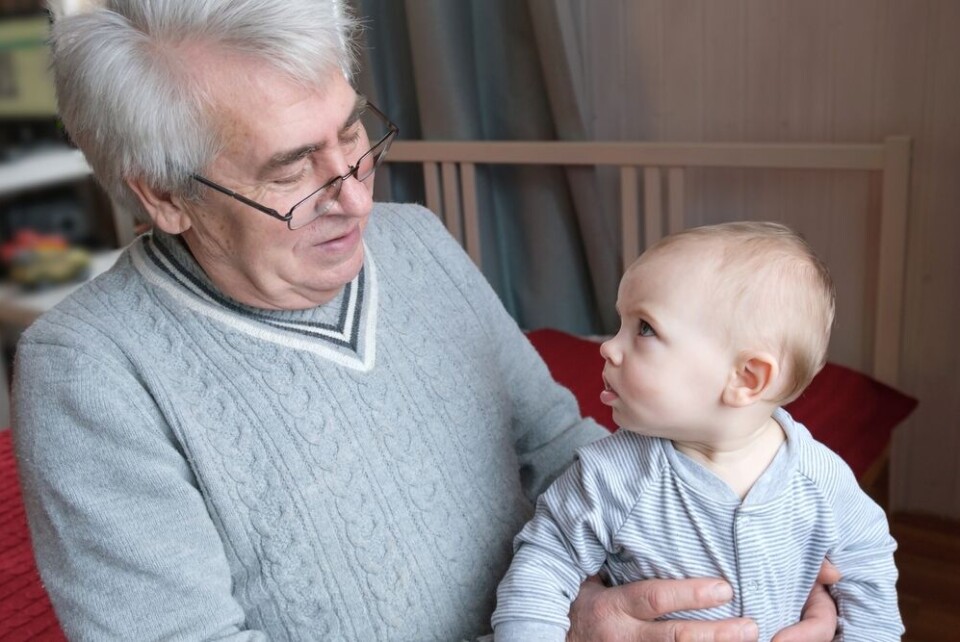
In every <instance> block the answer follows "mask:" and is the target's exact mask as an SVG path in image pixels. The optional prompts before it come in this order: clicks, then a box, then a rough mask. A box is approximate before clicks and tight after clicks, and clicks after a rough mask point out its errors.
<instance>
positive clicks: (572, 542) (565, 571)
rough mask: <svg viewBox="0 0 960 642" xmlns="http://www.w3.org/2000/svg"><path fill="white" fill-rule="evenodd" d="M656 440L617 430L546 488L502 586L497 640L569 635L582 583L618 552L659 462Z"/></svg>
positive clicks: (582, 454) (585, 451)
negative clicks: (570, 615) (622, 532)
mask: <svg viewBox="0 0 960 642" xmlns="http://www.w3.org/2000/svg"><path fill="white" fill-rule="evenodd" d="M649 443H650V442H649V440H646V439H643V438H638V437H637V436H636V435H632V434H629V433H618V434H616V435H613V436H610V437H608V438H606V439H602V440H600V441H598V442H596V443H594V444H591V445H589V446H586V447H584V448H583V449H581V450H580V453H579V456H578V459H577V461H576V462H574V464H573V465H572V466H571V467H570V468H568V469H567V470H566V471H565V472H564V473H563V474H562V475H561V476H560V477H559V478H558V479H557V480H556V481H555V482H554V483H553V484H551V486H550V488H548V489H547V491H546V492H545V493H544V494H543V495H541V497H540V499H539V500H538V501H537V509H536V512H535V514H534V516H533V519H531V520H530V521H529V522H528V523H527V524H526V526H524V528H523V530H522V531H521V532H520V534H519V535H517V538H516V540H515V541H514V549H515V555H514V558H513V562H512V563H511V565H510V568H509V570H508V571H507V574H506V576H505V577H504V579H503V581H502V582H501V583H500V586H499V588H498V589H497V610H496V611H495V612H494V614H493V617H492V622H493V626H494V633H495V636H496V640H497V642H514V641H516V642H523V641H526V640H544V641H547V640H555V641H556V642H562V641H563V640H564V639H565V637H566V632H567V630H568V629H569V628H570V620H569V618H568V613H569V611H570V604H571V603H572V602H573V600H574V599H575V598H576V597H577V594H578V593H579V591H580V584H581V583H582V582H583V581H584V580H585V579H586V578H587V577H588V576H590V575H594V574H596V573H597V572H598V571H599V570H600V568H601V566H603V564H604V562H606V560H607V555H608V554H613V553H615V552H616V549H617V544H616V541H615V537H616V533H617V532H618V531H619V530H620V528H621V527H622V525H623V524H624V523H625V522H626V520H627V518H628V516H629V515H630V512H631V510H632V508H633V506H634V505H635V503H636V501H637V499H638V497H639V495H640V493H642V492H643V488H644V486H645V483H646V480H648V479H649V478H650V475H651V472H652V471H653V470H654V469H655V468H656V461H657V457H656V456H655V455H654V454H653V453H652V452H651V450H650V449H649V448H648V447H647V446H648V445H649ZM624 461H629V462H631V466H626V467H625V466H624V465H623V462H624ZM633 463H636V466H633V465H632V464H633Z"/></svg>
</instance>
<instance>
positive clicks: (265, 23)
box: [50, 0, 358, 215]
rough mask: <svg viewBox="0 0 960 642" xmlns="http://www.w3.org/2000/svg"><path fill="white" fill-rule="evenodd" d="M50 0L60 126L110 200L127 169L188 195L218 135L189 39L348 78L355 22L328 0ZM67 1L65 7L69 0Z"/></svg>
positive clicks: (315, 79)
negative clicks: (186, 51) (188, 54)
mask: <svg viewBox="0 0 960 642" xmlns="http://www.w3.org/2000/svg"><path fill="white" fill-rule="evenodd" d="M55 2H56V0H51V2H50V5H51V10H52V11H53V14H54V16H55V20H54V24H53V29H52V35H51V54H52V66H53V70H54V79H55V82H56V89H57V102H58V106H59V112H60V117H61V119H62V121H63V124H64V127H65V128H66V131H67V133H68V135H69V136H70V137H71V139H72V140H73V142H74V143H75V144H76V145H77V146H78V147H79V148H80V149H81V150H82V151H83V153H84V155H85V156H86V158H87V161H88V162H89V163H90V165H91V166H92V167H93V170H94V174H95V176H96V177H97V179H98V180H99V181H100V183H101V184H102V185H103V187H104V189H106V190H107V192H108V193H109V194H110V196H111V197H112V198H113V199H114V201H115V202H116V203H118V205H119V206H120V207H123V208H126V209H129V210H130V211H132V212H137V213H139V214H141V215H142V214H143V210H142V207H141V205H140V202H139V199H138V198H137V197H136V195H135V194H134V193H133V191H132V190H131V189H130V188H129V187H128V185H127V183H126V181H127V180H128V179H132V178H135V179H140V180H143V181H144V182H145V183H146V184H147V185H150V186H151V187H153V188H154V189H156V190H157V191H160V192H166V193H174V194H180V195H182V196H184V197H186V198H196V197H197V195H198V193H199V189H198V186H197V185H196V184H195V182H194V181H192V180H191V179H190V176H191V175H192V174H195V173H200V172H201V171H202V170H203V169H204V168H205V167H206V166H208V165H209V164H210V163H211V162H212V160H213V159H214V157H215V155H216V154H217V153H218V151H219V149H220V147H221V142H220V140H219V137H220V132H219V128H218V126H217V123H216V114H215V113H214V111H213V109H212V108H211V107H212V105H211V100H210V97H209V96H207V95H206V92H205V89H204V87H203V86H202V85H201V84H200V83H199V82H197V80H196V75H195V74H196V71H197V69H193V68H190V65H189V59H188V58H185V57H184V56H183V55H182V52H180V51H178V48H179V47H180V46H181V45H184V44H199V45H201V46H206V47H210V48H214V49H217V50H220V51H223V52H229V53H237V54H242V55H246V56H250V57H252V58H255V59H256V60H258V61H261V62H264V63H266V64H268V65H270V66H271V67H273V68H274V69H276V70H277V72H278V73H280V74H283V75H284V76H286V77H288V78H290V79H291V80H294V81H295V82H299V83H302V84H304V85H307V86H320V85H321V84H322V83H323V82H325V81H326V80H327V79H328V78H329V76H330V74H331V73H334V72H336V71H337V70H341V71H342V72H343V73H344V74H345V75H346V76H347V77H348V78H349V77H351V76H352V73H353V67H354V64H355V60H356V52H355V47H354V42H355V34H356V30H357V28H358V25H357V22H356V20H355V19H354V18H353V17H352V16H351V15H350V13H349V12H348V11H347V10H346V8H345V7H343V6H341V3H340V2H339V1H338V0H75V1H74V2H69V1H68V0H60V1H59V4H58V5H56V6H55V5H54V3H55ZM74 5H76V6H74Z"/></svg>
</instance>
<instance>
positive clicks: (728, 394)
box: [722, 352, 780, 408]
mask: <svg viewBox="0 0 960 642" xmlns="http://www.w3.org/2000/svg"><path fill="white" fill-rule="evenodd" d="M779 376H780V363H779V361H778V360H777V359H776V358H774V356H773V355H772V354H770V353H769V352H749V353H743V354H741V355H740V357H739V358H738V359H737V363H736V366H735V368H734V370H733V371H731V373H730V378H729V379H728V380H727V386H726V387H725V388H724V390H723V396H722V399H723V403H724V404H726V405H728V406H731V407H733V408H742V407H744V406H749V405H751V404H754V403H756V402H758V401H762V400H763V399H764V398H765V397H766V393H768V392H769V391H770V390H771V389H772V388H773V387H774V386H775V385H776V382H777V379H778V377H779Z"/></svg>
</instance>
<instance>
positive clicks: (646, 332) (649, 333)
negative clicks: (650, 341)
mask: <svg viewBox="0 0 960 642" xmlns="http://www.w3.org/2000/svg"><path fill="white" fill-rule="evenodd" d="M656 335H657V333H656V332H654V331H653V326H651V325H650V324H649V323H647V322H646V321H644V320H643V319H641V320H640V336H641V337H654V336H656Z"/></svg>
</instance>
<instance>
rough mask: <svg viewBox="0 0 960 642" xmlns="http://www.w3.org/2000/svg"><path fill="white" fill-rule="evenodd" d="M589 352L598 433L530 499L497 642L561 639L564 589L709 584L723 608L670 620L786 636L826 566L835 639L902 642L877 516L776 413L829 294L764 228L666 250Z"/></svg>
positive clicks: (789, 237)
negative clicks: (531, 509)
mask: <svg viewBox="0 0 960 642" xmlns="http://www.w3.org/2000/svg"><path fill="white" fill-rule="evenodd" d="M617 310H618V312H619V314H620V318H621V326H620V331H619V332H618V333H617V334H616V336H614V337H613V338H612V339H610V340H609V341H606V342H605V343H604V344H603V345H602V346H601V348H600V353H601V354H602V355H603V357H604V359H605V361H606V364H605V366H604V370H603V380H604V388H605V389H604V390H603V392H601V395H600V396H601V401H603V403H605V404H607V405H609V406H610V407H611V408H612V409H613V418H614V420H615V421H616V423H617V425H618V426H620V428H621V430H619V431H618V432H617V433H616V434H614V435H611V436H610V437H607V438H605V439H602V440H600V441H598V442H596V443H594V444H591V445H590V446H587V447H584V448H582V449H581V450H580V451H579V453H578V457H577V461H576V462H575V463H574V464H573V465H572V466H571V467H570V468H569V469H568V470H567V471H566V472H565V473H564V474H563V475H562V476H561V477H560V478H559V479H557V481H556V482H554V483H553V485H552V486H551V487H550V488H549V489H548V490H547V491H546V492H545V493H544V494H543V496H541V497H540V500H539V501H538V503H537V509H536V513H535V515H534V517H533V519H532V520H531V521H530V522H529V523H528V524H527V525H526V526H525V527H524V528H523V530H522V531H521V533H520V534H519V535H518V536H517V538H516V541H515V543H514V546H515V550H516V556H515V558H514V560H513V563H512V565H511V567H510V569H509V571H508V572H507V575H506V577H505V578H504V580H503V582H502V583H501V584H500V588H499V590H498V592H497V610H496V612H495V613H494V614H493V624H494V628H495V634H496V639H497V640H498V641H510V640H517V641H520V640H522V641H524V642H528V641H530V640H558V641H559V640H563V639H564V638H565V635H566V631H567V629H568V627H569V621H568V619H567V613H568V611H569V608H570V603H571V601H572V600H573V599H574V598H575V597H576V595H577V592H578V590H579V587H580V583H581V582H582V581H583V580H584V578H586V577H587V576H589V575H593V574H596V573H598V572H602V573H603V575H604V576H605V577H606V578H607V580H608V582H609V583H611V584H623V583H627V582H631V581H634V580H642V579H649V578H685V577H711V576H712V577H723V578H724V579H725V580H727V581H728V582H729V583H730V584H731V585H732V586H733V594H734V596H733V599H732V600H731V601H730V602H729V603H727V604H725V605H723V606H719V607H716V608H712V609H707V610H703V611H695V612H682V613H673V614H671V615H670V616H669V617H675V618H678V619H679V618H683V619H721V618H730V617H749V618H752V619H754V620H755V621H756V622H757V625H758V627H759V631H760V639H761V640H769V639H770V638H771V637H772V636H773V635H775V634H776V633H777V632H778V631H779V630H780V629H782V628H784V627H786V626H789V625H791V624H794V623H796V622H797V621H799V619H800V611H801V609H802V607H803V604H804V602H805V600H806V599H807V597H808V595H809V593H810V588H811V587H812V586H813V585H814V581H815V579H816V577H817V573H818V571H819V569H820V565H821V562H822V561H823V559H824V558H825V557H826V558H828V559H829V560H830V561H831V562H832V563H833V564H834V565H835V566H836V567H837V568H838V569H839V570H840V572H841V573H842V574H843V579H842V580H841V581H840V582H838V583H837V584H835V585H834V586H832V587H831V593H832V595H833V597H834V600H835V601H836V603H837V609H838V611H839V627H840V631H839V633H840V636H839V639H840V640H844V641H851V640H866V641H869V642H882V641H884V640H899V639H900V636H901V634H902V633H903V625H902V623H901V620H900V614H899V609H898V607H897V594H896V587H895V585H896V580H897V570H896V567H895V566H894V561H893V551H894V549H895V548H896V543H895V542H894V540H893V539H892V538H891V537H890V534H889V528H888V525H887V521H886V517H885V515H884V513H883V510H882V509H881V508H880V507H879V506H877V505H876V504H875V503H874V502H872V501H871V500H870V499H869V498H868V497H867V496H866V494H864V493H863V492H862V491H861V489H860V487H859V486H858V485H857V481H856V479H855V478H854V476H853V473H852V472H851V471H850V469H849V468H848V467H847V465H846V464H845V463H844V462H843V461H842V460H841V459H840V458H839V457H838V456H837V455H835V454H834V453H833V452H832V451H830V450H829V449H827V448H826V447H825V446H823V445H822V444H820V443H818V442H816V441H814V440H813V438H812V437H811V435H810V433H809V432H808V431H807V429H806V428H804V427H803V426H802V425H801V424H798V423H796V422H795V421H794V420H793V419H792V418H791V417H790V415H789V414H788V413H787V412H786V411H785V410H783V408H782V407H781V406H783V405H784V404H786V403H788V402H789V401H791V400H793V399H795V398H796V397H798V396H799V395H800V393H801V392H802V391H803V390H804V388H805V387H806V386H807V385H808V384H809V383H810V380H811V379H812V378H813V376H814V375H815V374H816V373H817V372H818V371H819V370H820V368H821V367H822V366H823V364H824V361H825V358H826V357H825V355H826V352H827V344H828V343H829V339H830V327H831V325H832V324H833V315H834V293H833V284H832V281H831V279H830V275H829V274H828V272H827V270H826V268H825V267H824V265H823V263H822V262H821V261H820V260H819V259H818V258H817V257H816V256H815V255H814V254H813V252H812V251H811V249H810V247H809V246H808V245H807V244H806V242H805V241H803V239H801V238H800V237H799V236H798V235H796V234H795V233H794V232H792V231H791V230H790V229H788V228H786V227H784V226H782V225H778V224H775V223H746V222H745V223H728V224H723V225H713V226H706V227H700V228H695V229H691V230H687V231H685V232H681V233H679V234H676V235H673V236H670V237H667V238H665V239H663V240H661V241H660V242H659V243H657V244H656V245H654V246H653V247H652V248H650V249H649V250H647V251H646V252H645V253H644V254H643V255H642V256H641V257H640V258H639V259H638V260H637V261H636V262H635V263H634V264H633V265H631V266H630V268H629V269H628V270H627V272H626V274H625V275H624V277H623V280H622V281H621V283H620V290H619V294H618V301H617Z"/></svg>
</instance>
